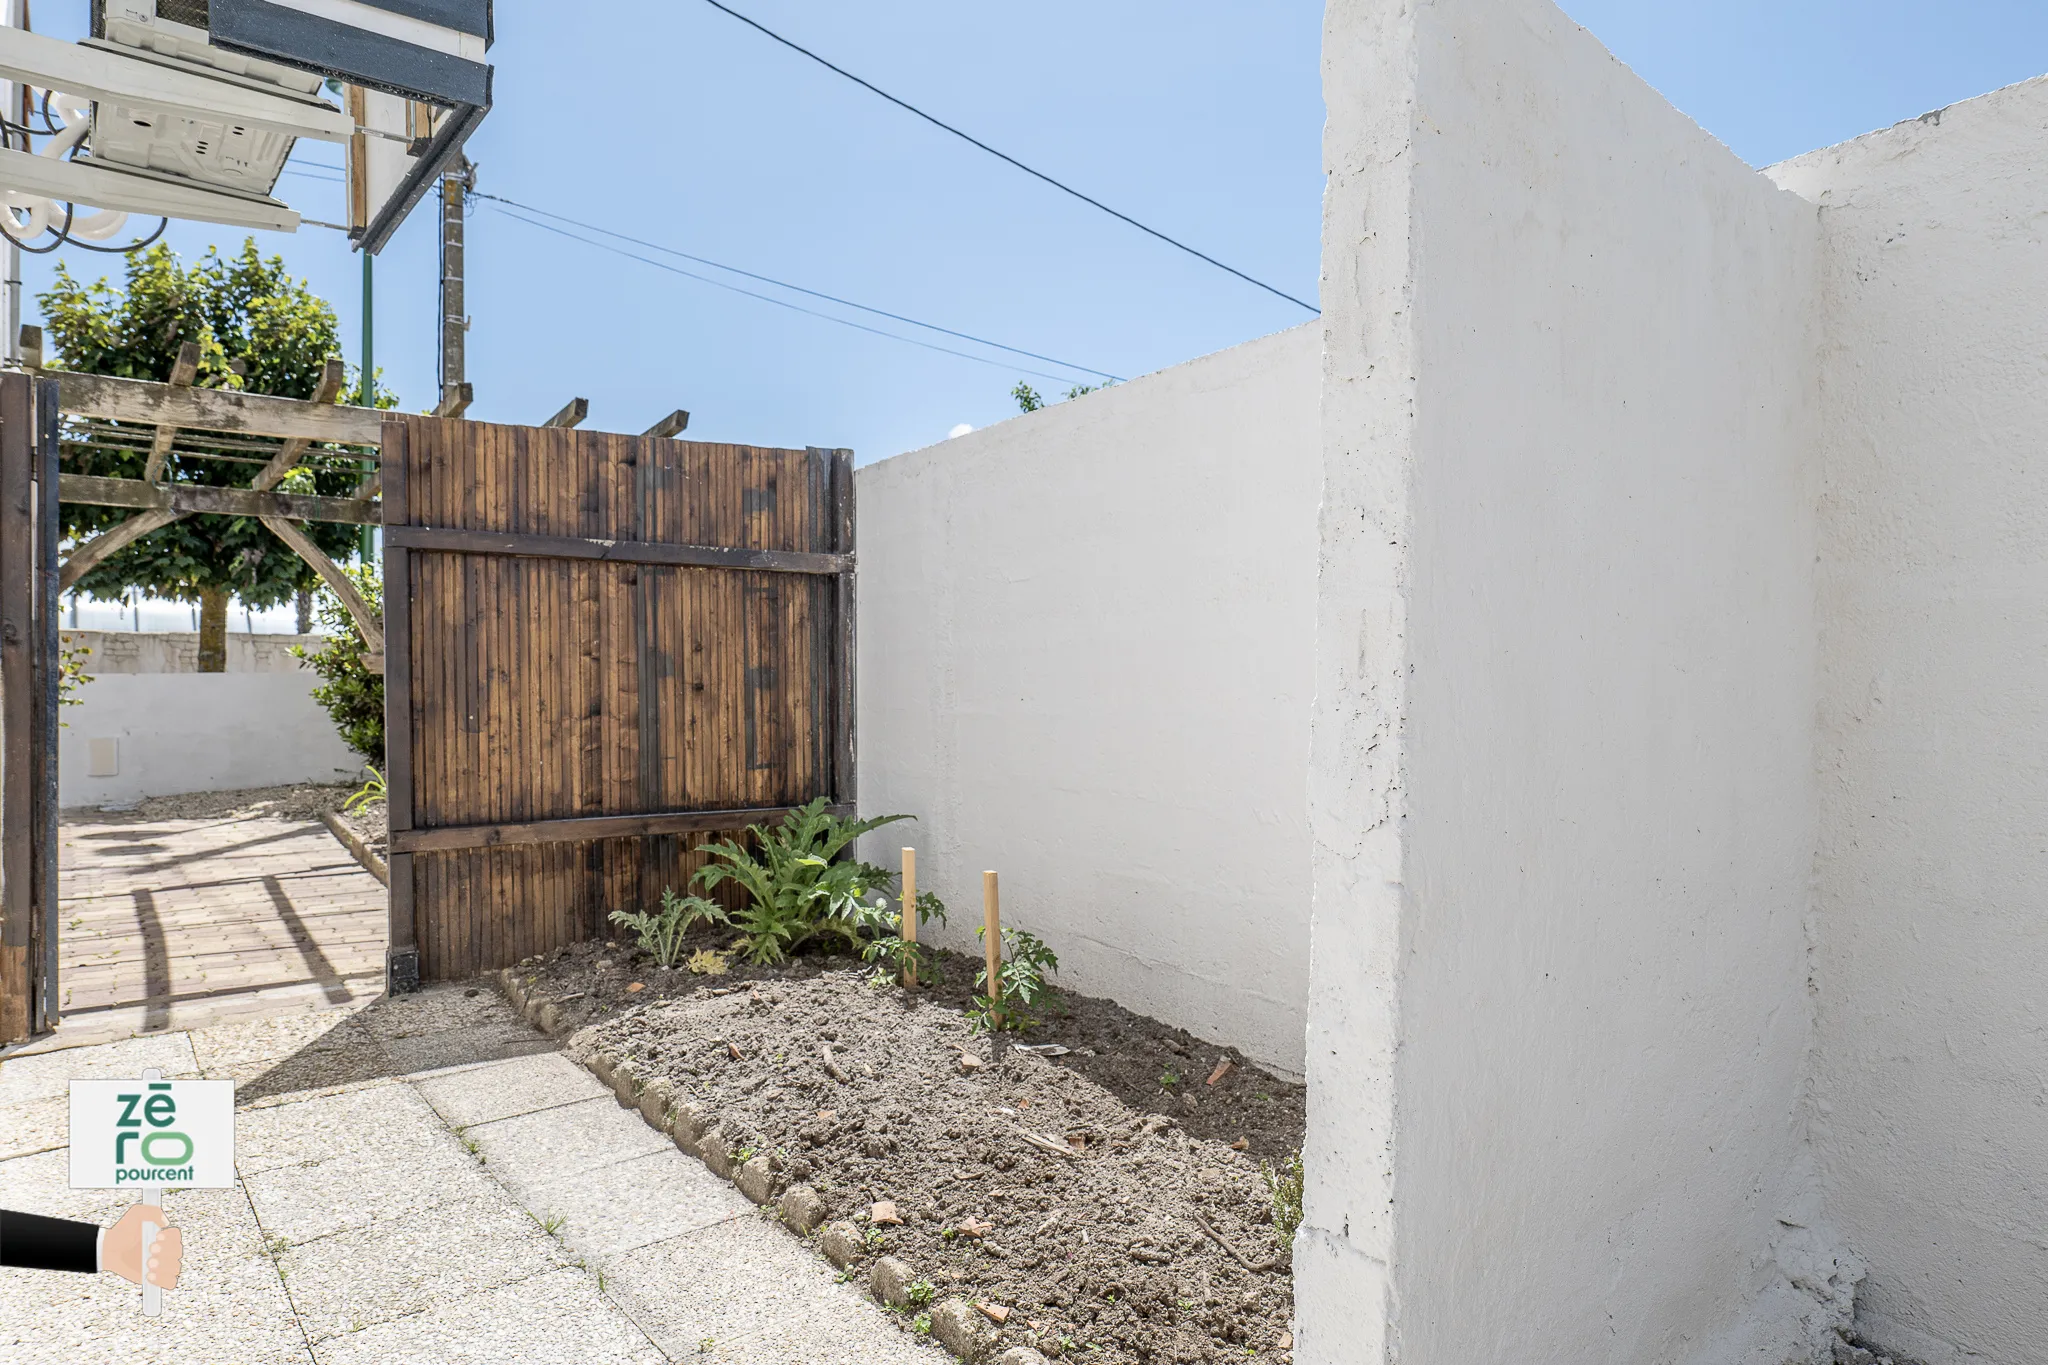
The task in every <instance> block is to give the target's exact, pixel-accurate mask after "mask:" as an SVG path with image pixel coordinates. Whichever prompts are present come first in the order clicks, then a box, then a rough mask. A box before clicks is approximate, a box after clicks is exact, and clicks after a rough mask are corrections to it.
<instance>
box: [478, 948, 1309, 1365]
mask: <svg viewBox="0 0 2048 1365" xmlns="http://www.w3.org/2000/svg"><path fill="white" fill-rule="evenodd" d="M940 967H941V979H940V982H939V984H938V985H937V986H935V987H933V986H926V987H924V988H921V989H919V990H917V991H915V992H908V991H904V990H901V989H899V988H897V987H895V986H894V985H886V986H882V987H879V988H878V987H877V986H875V985H873V984H872V983H871V981H870V976H871V969H870V968H869V967H868V966H867V965H866V964H863V963H858V962H855V961H853V960H852V959H848V958H836V959H833V958H827V959H805V960H799V961H798V962H796V963H793V964H791V965H789V966H787V967H782V968H748V967H744V966H740V965H737V964H736V965H735V966H734V967H733V968H732V970H731V973H730V974H729V975H724V976H696V975H692V974H690V973H688V972H686V971H683V970H681V969H678V970H676V971H663V970H661V969H660V968H657V967H655V966H653V965H652V964H651V963H650V962H648V960H647V959H646V958H644V957H642V956H640V955H638V954H636V953H634V952H632V951H631V950H630V949H629V948H627V947H626V946H625V945H623V944H619V943H611V944H603V943H598V944H585V945H580V946H578V947H576V948H573V949H567V950H564V951H562V952H561V953H558V954H556V955H553V956H551V957H549V958H547V959H545V960H535V961H531V962H529V963H527V964H524V965H523V966H522V967H521V968H519V969H517V970H518V974H519V976H520V978H521V979H522V980H523V981H524V982H525V988H526V990H527V992H528V993H529V994H530V995H531V996H532V997H533V998H535V999H539V1000H548V1001H551V1002H554V1004H555V1005H556V1008H557V1012H558V1017H559V1018H560V1020H561V1024H560V1027H559V1028H558V1032H563V1033H565V1034H566V1035H567V1037H568V1041H569V1046H570V1049H571V1051H572V1052H575V1053H577V1054H579V1055H583V1056H586V1057H589V1056H597V1055H607V1056H613V1057H628V1058H631V1059H632V1062H631V1065H632V1068H633V1071H634V1073H635V1075H636V1077H637V1078H638V1079H639V1080H640V1081H642V1082H643V1083H644V1082H646V1081H652V1080H654V1079H657V1078H660V1079H666V1080H667V1081H668V1082H669V1083H670V1085H671V1086H672V1087H673V1088H674V1091H675V1093H676V1095H677V1096H678V1097H679V1098H685V1099H688V1100H692V1101H695V1102H696V1103H697V1104H699V1105H701V1106H702V1108H703V1109H704V1110H705V1111H706V1112H707V1114H708V1116H709V1118H710V1120H711V1121H712V1122H713V1123H715V1124H716V1125H717V1127H718V1130H719V1132H720V1135H721V1138H722V1141H723V1142H724V1143H725V1144H726V1145H727V1146H728V1147H729V1148H730V1149H731V1150H732V1151H733V1152H734V1153H735V1155H738V1156H740V1157H741V1158H742V1159H744V1158H746V1157H752V1156H755V1155H764V1156H767V1157H768V1158H769V1159H770V1162H769V1164H771V1165H773V1166H775V1167H776V1168H777V1169H776V1173H775V1179H776V1182H777V1185H778V1187H780V1186H783V1185H787V1184H792V1183H800V1184H804V1185H808V1186H810V1187H811V1188H813V1189H814V1190H816V1191H817V1193H818V1195H819V1196H820V1197H821V1199H822V1201H823V1204H824V1210H823V1216H824V1220H825V1221H826V1222H827V1223H830V1222H831V1221H834V1220H844V1221H847V1222H851V1223H852V1224H853V1225H854V1227H855V1229H856V1230H857V1231H858V1233H859V1235H860V1237H861V1239H862V1241H863V1242H864V1245H863V1247H862V1249H861V1251H860V1254H859V1256H858V1258H857V1259H855V1260H854V1262H853V1263H852V1264H851V1265H849V1267H848V1276H849V1278H854V1277H857V1278H858V1279H860V1280H861V1281H862V1282H864V1283H865V1282H867V1280H868V1279H869V1274H870V1270H871V1268H872V1264H873V1262H874V1261H875V1260H876V1259H878V1258H880V1257H883V1256H890V1257H896V1258H899V1259H900V1260H901V1261H902V1262H904V1263H906V1264H907V1265H908V1267H909V1268H910V1271H911V1274H912V1276H913V1282H914V1283H919V1284H921V1285H923V1286H928V1289H922V1288H921V1289H920V1290H919V1291H918V1292H917V1293H916V1294H915V1295H913V1298H914V1299H916V1300H918V1302H913V1304H912V1305H911V1306H910V1307H908V1308H907V1309H905V1310H904V1311H903V1312H902V1313H901V1315H900V1317H901V1320H902V1321H903V1322H904V1324H905V1326H906V1328H908V1329H911V1330H916V1329H917V1328H918V1326H919V1325H920V1322H921V1321H922V1320H923V1319H922V1317H921V1312H920V1310H921V1308H922V1307H923V1303H922V1300H924V1299H927V1298H928V1299H929V1300H930V1301H931V1302H932V1303H937V1302H939V1301H942V1300H946V1299H950V1298H961V1299H965V1300H967V1301H969V1302H971V1303H973V1304H975V1305H977V1306H981V1305H986V1308H985V1309H984V1312H985V1314H986V1315H987V1317H988V1318H989V1319H990V1320H991V1321H994V1320H996V1319H1001V1320H1002V1321H1001V1324H1000V1329H999V1336H1000V1344H999V1347H998V1349H1000V1348H1001V1347H1006V1346H1011V1345H1021V1346H1030V1347H1033V1348H1035V1349H1037V1350H1038V1351H1040V1352H1042V1353H1044V1354H1045V1355H1047V1356H1049V1357H1053V1358H1055V1359H1058V1358H1061V1357H1067V1358H1078V1359H1085V1360H1088V1361H1104V1362H1133V1363H1134V1365H1135V1363H1137V1362H1143V1363H1144V1365H1152V1363H1153V1362H1161V1363H1164V1362H1173V1363H1174V1365H1180V1363H1181V1362H1195V1361H1220V1360H1226V1359H1238V1360H1242V1359H1246V1358H1250V1357H1256V1358H1261V1359H1269V1360H1270V1359H1280V1360H1286V1359H1288V1358H1289V1355H1290V1348H1291V1347H1292V1345H1293V1342H1292V1339H1291V1337H1290V1336H1289V1335H1288V1332H1289V1327H1290V1323H1291V1320H1292V1316H1293V1308H1294V1296H1293V1286H1292V1280H1291V1266H1290V1264H1289V1262H1288V1259H1287V1255H1286V1249H1285V1248H1283V1247H1281V1246H1280V1245H1279V1244H1278V1241H1277V1239H1276V1236H1275V1233H1274V1229H1273V1221H1272V1212H1273V1210H1272V1200H1271V1199H1270V1197H1269V1195H1268V1192H1267V1188H1266V1185H1265V1182H1264V1181H1263V1179H1262V1178H1261V1173H1260V1165H1261V1162H1262V1159H1263V1160H1264V1161H1268V1162H1271V1163H1272V1164H1273V1165H1275V1166H1278V1165H1279V1164H1280V1163H1281V1162H1282V1161H1283V1160H1285V1159H1286V1158H1288V1157H1290V1156H1292V1155H1293V1154H1294V1153H1295V1152H1296V1151H1297V1150H1298V1149H1299V1147H1300V1145H1301V1134H1302V1126H1303V1100H1304V1092H1303V1090H1302V1088H1301V1087H1300V1086H1298V1085H1294V1084H1290V1083H1288V1082H1285V1081H1282V1080H1278V1079H1276V1078H1274V1077H1272V1076H1269V1075H1267V1074H1266V1073H1264V1072H1262V1071H1260V1070H1259V1069H1258V1068H1257V1067H1255V1066H1253V1065H1252V1064H1251V1063H1249V1062H1248V1061H1247V1060H1246V1059H1245V1058H1244V1057H1242V1056H1241V1055H1239V1054H1237V1053H1236V1052H1234V1051H1232V1050H1230V1049H1228V1048H1222V1047H1218V1046H1216V1045H1214V1044H1211V1043H1205V1042H1203V1041H1201V1040H1200V1039H1197V1038H1195V1037H1193V1036H1192V1035H1190V1034H1187V1033H1185V1032H1183V1031H1181V1030H1178V1029H1174V1028H1169V1027H1167V1026H1166V1025H1163V1024H1160V1023H1158V1022H1157V1021H1155V1020H1151V1019H1147V1018H1145V1017H1143V1016H1141V1015H1137V1014H1133V1013H1131V1012H1130V1011H1128V1010H1125V1009H1123V1008H1121V1007H1120V1006H1118V1005H1116V1004H1114V1003H1112V1002H1110V1001H1106V1000H1098V999H1092V998H1089V997H1086V996H1080V995H1075V994H1073V993H1070V992H1064V991H1061V992H1056V993H1055V995H1054V997H1053V998H1052V1000H1051V1001H1050V1002H1049V1007H1048V1008H1046V1009H1045V1010H1043V1011H1041V1012H1042V1013H1043V1014H1044V1016H1045V1018H1044V1022H1042V1023H1041V1024H1039V1025H1037V1026H1036V1027H1034V1028H1032V1029H1030V1030H1028V1031H1027V1032H1026V1033H1024V1034H1023V1035H1021V1036H1012V1035H1007V1034H1006V1035H1002V1036H1000V1037H998V1038H995V1039H991V1038H990V1037H988V1036H986V1035H978V1034H976V1033H974V1032H973V1031H972V1030H971V1029H970V1028H969V1025H968V1020H967V1015H966V1006H967V1004H968V1001H969V996H970V994H971V991H970V987H971V983H972V981H973V975H974V964H973V963H971V962H969V961H968V960H967V959H965V958H962V957H959V956H957V955H952V954H942V955H940ZM1017 1044H1025V1045H1027V1047H1028V1046H1030V1045H1037V1046H1039V1047H1041V1048H1044V1047H1045V1045H1051V1046H1050V1048H1049V1049H1046V1050H1044V1051H1038V1052H1034V1051H1029V1050H1020V1049H1019V1047H1018V1046H1016V1045H1017ZM1048 1054H1051V1055H1048ZM884 1202H886V1203H887V1204H889V1205H891V1206H893V1208H889V1209H879V1210H878V1209H877V1208H876V1205H878V1204H881V1203H884ZM892 1214H893V1215H894V1216H895V1217H899V1218H900V1219H901V1222H900V1223H896V1222H891V1221H890V1217H891V1215H892Z"/></svg>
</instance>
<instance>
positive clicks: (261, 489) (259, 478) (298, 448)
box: [249, 355, 342, 568]
mask: <svg viewBox="0 0 2048 1365" xmlns="http://www.w3.org/2000/svg"><path fill="white" fill-rule="evenodd" d="M341 379H342V367H341V357H340V356H338V355H331V356H329V357H327V364H326V366H325V367H323V368H322V369H321V371H320V384H319V387H317V388H316V389H314V391H313V401H314V402H315V403H318V404H319V405H321V406H322V407H333V406H334V400H335V399H337V398H339V397H340V396H341ZM312 444H313V443H312V442H311V441H309V440H307V439H306V438H305V437H303V436H288V437H286V438H285V443H284V446H283V448H282V449H280V450H279V451H278V452H277V454H276V455H274V456H272V457H271V460H270V463H269V464H267V465H265V466H263V468H262V469H261V470H259V471H257V474H256V479H255V482H253V483H251V484H250V485H249V487H250V489H251V491H253V492H257V493H268V492H269V491H270V490H271V489H273V488H275V487H277V486H278V484H280V483H282V482H284V476H285V475H287V474H289V473H291V472H292V466H293V465H295V464H297V463H298V462H299V460H300V459H301V458H302V457H303V456H304V455H305V453H306V451H307V450H308V448H310V447H311V446H312ZM314 567H315V568H318V567H319V566H318V565H315V566H314Z"/></svg>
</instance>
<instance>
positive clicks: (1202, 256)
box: [704, 0, 1323, 317]
mask: <svg viewBox="0 0 2048 1365" xmlns="http://www.w3.org/2000/svg"><path fill="white" fill-rule="evenodd" d="M704 3H705V4H707V5H709V6H711V8H713V9H715V10H719V11H721V12H723V13H725V14H729V15H731V16H732V17H733V18H735V19H737V20H739V21H740V22H741V23H743V24H745V25H746V26H747V27H749V28H752V29H755V30H757V31H759V32H761V33H763V34H766V35H767V36H768V37H770V38H773V39H774V40H775V41H776V42H778V43H781V44H782V45H783V46H784V47H786V48H788V49H789V50H790V51H792V52H798V53H801V54H803V55H804V56H806V57H809V58H810V59H811V60H812V61H814V62H816V63H817V64H818V65H819V66H822V67H824V68H825V69H826V70H828V71H832V72H835V73H837V74H838V75H841V76H844V77H845V78H846V79H847V80H850V81H852V82H853V83H854V84H855V85H858V86H860V87H861V88H862V89H864V90H868V91H871V92H873V93H874V94H877V95H880V96H881V97H882V98H883V99H885V100H887V101H889V103H891V104H893V105H895V106H896V107H897V108H899V109H903V110H906V111H908V112H909V113H912V114H915V115H917V116H918V117H919V118H921V119H923V120H924V121H925V122H926V123H929V124H931V125H932V126H933V127H934V128H941V129H944V130H945V131H946V132H949V133H951V134H952V135H953V136H954V137H957V138H959V139H960V140H961V141H963V142H968V143H972V144H973V145H974V146H976V147H979V148H981V150H982V151H984V152H987V153H988V154H989V155H990V156H992V157H995V158H997V159H998V160H1001V161H1007V162H1009V163H1010V164H1011V165H1012V166H1015V167H1016V168H1017V169H1018V170H1020V171H1022V172H1024V173H1025V174H1026V175H1030V176H1036V177H1037V178H1038V179H1040V180H1043V181H1044V182H1045V183H1046V184H1048V185H1050V186H1052V187H1053V188H1054V189H1056V190H1059V191H1061V192H1062V193H1065V194H1071V195H1072V196H1074V198H1076V199H1078V200H1080V201H1081V202H1082V203H1084V204H1087V205H1090V206H1091V207H1094V208H1098V209H1101V210H1102V211H1103V212H1104V213H1106V214H1108V215H1109V216H1110V217H1112V218H1117V219H1121V220H1122V221H1124V222H1126V223H1129V224H1130V225H1131V226H1132V227H1134V228H1136V229H1138V231H1140V232H1143V233H1146V234H1148V235H1150V236H1153V237H1157V238H1158V239H1159V240H1160V241H1162V242H1164V243H1166V244H1167V245H1168V246H1170V247H1174V248H1176V249H1177V250H1180V251H1185V252H1186V253H1187V254H1188V255H1190V256H1193V257H1195V258H1196V259H1197V260H1202V261H1207V262H1208V263H1209V264H1210V265H1213V266H1215V267H1216V268H1217V269H1218V270H1222V271H1227V272H1228V273H1230V274H1232V275H1235V276H1237V277H1238V278H1239V279H1241V280H1243V281H1244V282H1245V283H1246V284H1255V285H1257V286H1258V287H1259V288H1261V289H1263V290H1265V291H1266V292H1267V293H1268V294H1274V295H1277V296H1278V297H1280V298H1283V299H1286V300H1287V301H1288V302H1289V303H1291V304H1294V305H1296V306H1297V307H1301V308H1306V309H1308V311H1309V312H1311V313H1314V314H1316V315H1317V316H1318V317H1320V316H1322V311H1323V310H1322V309H1320V308H1318V307H1316V306H1315V305H1314V304H1312V303H1307V302H1304V301H1303V300H1301V299H1298V298H1296V297H1294V295H1292V294H1290V293H1288V292H1287V291H1286V290H1284V289H1276V288H1274V287H1273V286H1272V285H1270V284H1267V283H1266V282H1265V281H1264V280H1261V279H1255V278H1253V277H1252V276H1250V275H1247V274H1245V273H1244V272H1243V271H1242V270H1239V269H1238V268H1237V267H1235V266H1230V265H1225V264H1224V263H1223V262H1221V261H1219V260H1217V259H1216V258H1215V257H1214V256H1211V255H1209V254H1208V253H1206V252H1202V251H1197V250H1195V248H1193V247H1191V246H1189V245H1188V244H1187V243H1186V242H1182V241H1177V240H1175V239H1174V238H1172V237H1169V236H1167V235H1166V234H1165V233H1163V232H1161V231H1160V230H1159V229H1158V228H1155V227H1148V226H1146V225H1145V224H1143V223H1141V222H1139V221H1138V220H1137V219H1135V218H1133V217H1131V215H1130V214H1128V213H1121V212H1119V211H1117V210H1116V209H1113V208H1111V207H1110V206H1109V205H1107V204H1105V203H1103V202H1102V201H1101V200H1100V199H1096V198H1093V197H1091V196H1089V195H1086V194H1083V193H1081V191H1079V190H1077V189H1075V188H1074V187H1073V186H1072V185H1069V184H1066V183H1065V182H1063V181H1060V180H1055V179H1054V178H1053V177H1052V176H1049V175H1047V174H1046V173H1045V172H1044V171H1041V170H1038V169H1037V168H1035V167H1032V166H1027V165H1025V164H1024V163H1023V162H1021V161H1019V160H1018V159H1017V158H1016V157H1014V156H1011V155H1010V154H1009V153H1008V152H1003V151H998V150H997V149H995V148H994V147H991V146H989V145H988V144H987V143H986V142H983V141H982V140H981V139H980V138H978V137H975V136H974V135H973V134H972V133H965V132H962V131H961V130H960V129H958V128H955V127H954V126H953V125H952V124H950V123H947V122H946V121H945V120H944V119H940V118H935V117H933V116H932V115H930V114H927V113H926V112H925V111H924V110H922V109H920V108H918V107H917V106H916V105H914V104H912V103H910V101H908V100H903V99H898V98H897V97H896V96H894V95H892V94H890V93H889V92H888V91H886V90H884V89H882V87H880V86H879V85H876V84H875V83H874V82H873V81H868V80H863V79H861V78H860V77H859V76H856V75H854V74H853V73H852V72H851V71H848V70H847V69H846V68H845V67H843V66H839V65H836V64H834V63H832V62H829V61H827V60H825V59H824V58H823V57H820V56H819V55H818V54H817V53H815V52H813V51H811V50H810V49H809V48H807V47H804V46H803V45H801V44H799V43H794V42H791V41H790V40H789V39H787V38H785V37H783V36H782V35H781V34H780V33H777V32H776V31H775V30H774V29H772V28H769V27H768V26H767V25H766V24H763V23H761V22H759V21H758V20H754V19H750V18H748V17H747V16H746V15H744V14H741V13H740V12H739V11H738V10H736V9H734V8H733V7H732V6H730V5H725V4H721V3H719V0H704Z"/></svg>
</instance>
